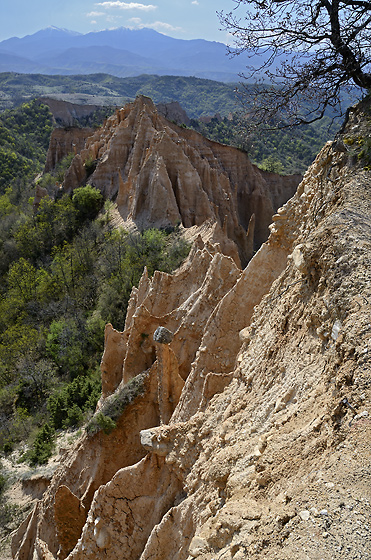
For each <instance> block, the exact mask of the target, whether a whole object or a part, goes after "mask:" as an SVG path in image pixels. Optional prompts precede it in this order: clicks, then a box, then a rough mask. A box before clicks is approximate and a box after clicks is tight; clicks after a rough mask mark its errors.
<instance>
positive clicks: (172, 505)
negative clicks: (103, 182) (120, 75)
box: [13, 105, 371, 560]
mask: <svg viewBox="0 0 371 560" xmlns="http://www.w3.org/2000/svg"><path fill="white" fill-rule="evenodd" d="M117 118H118V117H117ZM145 118H147V116H146V117H145ZM368 119H369V107H368V106H367V105H364V106H362V105H361V106H360V107H358V108H357V110H355V111H353V112H352V113H351V114H350V118H349V121H348V123H347V125H346V127H345V131H344V133H343V135H342V137H339V138H338V139H337V143H334V144H331V143H328V144H327V145H326V146H325V147H324V148H323V150H322V151H321V152H320V154H319V155H318V157H317V159H316V161H315V162H314V163H313V165H312V166H311V167H310V168H309V170H308V172H307V173H306V175H305V177H304V179H303V181H302V182H301V184H300V185H299V187H298V189H297V192H296V194H295V195H294V196H293V197H292V198H291V199H290V200H289V201H288V202H287V203H286V204H284V206H282V207H281V208H280V209H279V210H278V212H277V214H275V215H274V216H273V223H272V225H271V226H270V236H269V238H268V240H267V241H266V242H265V243H263V245H262V246H261V247H260V249H259V250H258V252H257V253H256V254H255V255H254V256H253V258H252V259H251V260H250V262H249V263H248V265H247V267H246V268H245V269H244V270H242V271H241V270H240V268H239V267H238V266H237V264H236V262H235V261H234V260H233V259H232V258H231V257H230V256H226V255H225V254H223V252H222V250H221V246H220V244H219V245H218V244H215V243H214V244H213V243H211V242H210V241H207V242H205V241H202V239H201V237H200V238H198V240H197V242H196V243H195V245H194V247H193V249H192V251H191V254H190V256H189V259H188V260H187V262H186V263H185V264H184V265H183V266H182V267H181V268H180V269H179V270H178V271H177V272H176V273H175V274H174V275H167V274H164V273H157V272H156V273H155V275H154V277H153V278H148V276H147V274H146V273H144V275H143V278H142V280H141V283H140V285H139V287H138V289H134V290H133V293H132V297H131V300H130V304H129V309H128V314H127V319H126V324H125V330H124V332H123V333H119V332H117V331H115V330H114V329H113V327H112V326H107V327H106V346H105V352H104V355H103V358H102V379H103V395H102V399H101V401H100V404H99V406H100V410H101V411H107V410H108V409H109V405H110V403H112V402H117V400H118V399H121V401H123V395H125V391H126V392H127V391H128V389H127V388H128V385H127V383H128V382H129V381H130V379H131V378H133V377H137V376H139V377H137V385H138V387H139V389H138V390H137V392H136V393H135V394H134V393H133V394H132V399H131V401H130V402H128V401H129V399H127V401H125V402H126V406H125V408H124V410H123V413H122V415H121V417H120V419H119V421H118V423H117V427H116V429H115V430H114V431H113V432H112V433H111V434H110V435H105V434H104V433H103V431H99V432H98V433H96V434H94V435H88V434H87V433H86V434H84V435H83V436H82V437H81V438H80V440H79V441H78V442H77V443H76V445H75V447H73V448H71V449H69V450H68V451H67V452H66V454H65V456H64V457H63V460H62V462H61V465H60V467H59V468H58V470H57V471H56V473H55V475H54V477H53V479H52V481H51V484H50V486H49V488H48V489H47V490H46V492H45V494H44V497H43V499H42V500H40V501H38V502H37V504H36V505H35V508H34V511H33V512H32V513H31V514H30V516H29V518H28V519H27V520H26V521H25V522H24V523H23V525H22V526H21V527H20V528H19V530H18V532H17V533H16V534H15V535H14V538H13V555H14V558H17V559H18V558H19V559H22V560H26V559H27V560H28V559H29V560H31V559H32V560H41V559H45V560H46V559H48V560H52V559H53V558H60V559H64V558H68V559H69V560H72V559H73V560H77V559H81V560H82V559H84V560H89V559H97V558H99V559H100V558H102V559H103V558H104V559H112V560H114V559H116V558H121V559H123V560H129V559H130V560H135V559H137V560H164V559H169V560H191V559H193V558H198V559H200V560H232V558H233V559H234V560H244V559H248V558H249V559H250V558H256V559H263V558H264V559H269V560H270V559H272V560H273V559H279V560H288V559H295V560H302V559H303V560H304V559H311V560H321V559H326V560H327V559H340V558H341V559H343V558H346V559H347V560H348V559H350V560H353V559H369V558H371V551H370V545H369V543H370V540H371V539H370V537H371V534H370V533H371V531H370V525H371V521H370V513H371V508H370V501H371V480H370V478H371V476H370V472H371V471H370V456H371V454H370V443H371V430H370V428H371V416H370V414H371V403H370V397H371V390H370V348H371V340H370V328H371V327H370V319H371V313H370V310H371V274H370V271H371V268H370V255H371V191H370V185H371V172H370V170H369V169H368V168H367V166H365V167H364V165H365V163H364V161H362V160H360V161H359V160H358V158H357V149H358V153H359V148H357V146H360V145H365V143H366V142H365V140H366V139H367V138H370V124H369V120H368ZM147 130H149V129H148V128H147ZM125 134H128V132H125ZM360 139H363V140H364V141H363V144H362V142H360ZM157 141H159V142H161V140H156V142H157ZM150 144H151V143H150ZM366 145H367V143H366ZM347 146H356V147H353V148H351V150H349V149H348V148H347ZM339 147H340V148H341V149H340V148H339ZM149 149H150V146H149ZM133 157H134V156H133ZM131 168H132V167H131ZM97 171H98V168H97ZM98 177H99V174H97V176H96V182H97V184H98ZM127 180H129V179H127ZM190 225H194V224H190ZM159 326H162V327H165V328H166V329H168V330H169V331H171V333H172V334H173V337H171V335H169V339H168V341H167V343H163V342H159V341H158V337H157V336H156V335H155V338H154V333H155V330H156V329H157V327H159ZM156 339H157V341H156ZM115 399H116V400H115Z"/></svg>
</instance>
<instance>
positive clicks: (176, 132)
mask: <svg viewBox="0 0 371 560" xmlns="http://www.w3.org/2000/svg"><path fill="white" fill-rule="evenodd" d="M88 160H89V161H90V162H91V161H94V162H95V164H96V167H95V170H94V172H93V173H92V174H91V175H90V176H89V177H87V174H86V166H85V163H86V161H88ZM86 180H88V181H89V183H90V184H92V185H93V186H95V187H97V188H98V189H99V190H100V191H101V192H102V193H103V194H104V196H105V197H106V198H111V199H114V200H115V201H116V202H117V207H118V210H119V212H120V215H121V217H122V220H123V225H124V226H127V227H130V225H135V226H136V227H137V228H139V229H143V228H145V227H163V226H169V225H173V226H174V225H176V224H182V225H183V226H184V227H185V228H191V227H192V226H198V227H201V226H202V224H204V222H205V221H209V222H211V223H212V224H217V225H218V227H219V228H220V229H221V230H222V231H223V232H224V237H225V238H226V239H227V240H229V243H231V242H233V243H235V246H236V248H235V251H236V249H237V250H238V253H239V256H240V260H241V262H242V265H243V266H245V265H246V264H247V262H248V260H249V259H250V258H251V256H252V254H253V249H254V248H255V249H256V248H257V247H259V246H260V245H261V243H262V242H263V241H265V240H266V239H267V237H268V226H269V224H270V222H271V218H272V215H273V213H274V212H275V211H276V210H277V208H278V207H279V206H281V205H282V204H283V203H284V202H286V201H287V200H288V199H289V198H290V197H291V196H292V195H293V193H294V192H295V190H296V187H297V185H298V183H299V180H300V177H299V176H297V175H295V176H289V177H282V176H280V175H277V174H274V173H266V172H262V171H260V170H259V169H258V168H257V167H255V166H254V165H252V164H251V162H250V160H249V158H248V157H247V155H246V154H245V153H244V152H242V151H240V150H237V149H235V148H231V147H230V146H224V145H221V144H218V143H216V142H211V141H210V140H207V139H206V138H204V137H203V136H201V135H200V134H198V133H197V132H195V131H192V130H189V129H184V128H181V127H178V126H177V125H176V124H173V123H171V122H170V121H167V120H166V119H165V118H164V117H163V116H162V115H161V114H160V113H159V112H157V111H156V108H155V106H154V105H153V103H152V101H151V100H150V99H148V98H145V97H139V98H137V99H136V101H135V102H134V103H131V104H128V105H127V106H125V107H124V108H123V109H120V110H117V112H116V115H115V116H113V117H111V118H109V119H107V121H106V122H105V124H104V125H103V127H102V128H101V129H99V130H98V131H97V132H96V133H94V134H93V135H92V136H91V137H90V138H88V139H87V141H86V145H85V148H84V149H83V150H82V151H81V152H80V153H79V154H78V155H77V156H76V157H75V158H74V160H73V162H72V164H71V167H70V168H69V170H68V171H67V173H66V176H65V180H64V184H63V187H64V190H65V191H66V192H70V191H71V190H73V189H74V188H75V187H77V186H79V185H81V184H82V183H83V182H84V181H86ZM253 216H254V217H253ZM252 217H253V218H252ZM249 225H250V231H249V236H247V235H246V233H247V231H248V230H249Z"/></svg>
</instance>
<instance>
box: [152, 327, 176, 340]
mask: <svg viewBox="0 0 371 560" xmlns="http://www.w3.org/2000/svg"><path fill="white" fill-rule="evenodd" d="M173 338H174V334H173V333H172V332H171V331H169V329H166V328H165V327H157V329H156V330H155V332H154V334H153V340H154V341H155V342H159V343H160V344H170V342H171V341H172V340H173Z"/></svg>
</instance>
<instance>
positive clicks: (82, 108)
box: [39, 97, 100, 127]
mask: <svg viewBox="0 0 371 560" xmlns="http://www.w3.org/2000/svg"><path fill="white" fill-rule="evenodd" d="M39 101H40V102H41V103H43V104H44V105H47V106H48V107H49V109H50V110H51V112H52V114H53V117H54V120H55V122H56V123H57V125H58V126H62V127H72V126H76V125H75V122H76V120H78V119H81V117H88V116H90V115H92V114H93V113H94V111H96V110H97V109H99V108H100V106H99V105H79V104H77V103H69V102H68V101H62V100H61V99H53V98H52V97H40V99H39Z"/></svg>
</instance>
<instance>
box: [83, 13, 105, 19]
mask: <svg viewBox="0 0 371 560" xmlns="http://www.w3.org/2000/svg"><path fill="white" fill-rule="evenodd" d="M105 15H106V14H105V13H104V12H89V13H88V14H86V17H92V18H95V17H100V16H105Z"/></svg>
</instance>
